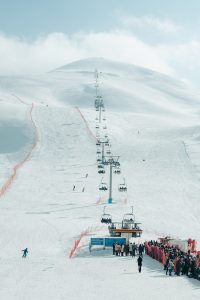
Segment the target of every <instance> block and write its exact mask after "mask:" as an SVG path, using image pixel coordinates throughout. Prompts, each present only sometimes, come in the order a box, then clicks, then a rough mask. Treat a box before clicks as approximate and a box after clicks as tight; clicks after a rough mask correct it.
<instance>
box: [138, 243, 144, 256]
mask: <svg viewBox="0 0 200 300" xmlns="http://www.w3.org/2000/svg"><path fill="white" fill-rule="evenodd" d="M138 251H139V255H141V256H142V255H143V252H144V245H143V244H140V245H139V247H138Z"/></svg>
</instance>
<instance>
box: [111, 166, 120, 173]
mask: <svg viewBox="0 0 200 300" xmlns="http://www.w3.org/2000/svg"><path fill="white" fill-rule="evenodd" d="M113 173H114V174H121V170H120V168H119V167H117V168H115V169H114V172H113Z"/></svg>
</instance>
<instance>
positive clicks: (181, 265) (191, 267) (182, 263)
mask: <svg viewBox="0 0 200 300" xmlns="http://www.w3.org/2000/svg"><path fill="white" fill-rule="evenodd" d="M148 246H150V247H151V249H152V246H153V247H157V248H158V249H160V250H161V253H163V255H162V258H161V260H162V262H163V264H164V270H165V272H166V275H168V274H169V276H172V274H175V275H177V276H180V275H187V276H188V277H190V278H195V279H198V280H200V257H199V255H198V254H194V253H191V252H190V250H188V252H187V253H186V252H184V251H181V250H180V249H179V248H178V247H177V246H173V245H167V244H163V243H161V242H157V241H149V242H148V243H146V244H145V248H146V252H147V253H148V252H149V248H148ZM148 254H149V255H151V253H148ZM151 256H152V255H151ZM153 258H155V257H153Z"/></svg>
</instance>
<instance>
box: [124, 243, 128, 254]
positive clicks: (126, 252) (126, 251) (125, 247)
mask: <svg viewBox="0 0 200 300" xmlns="http://www.w3.org/2000/svg"><path fill="white" fill-rule="evenodd" d="M124 252H125V255H126V256H128V254H129V244H128V243H126V244H125V245H124Z"/></svg>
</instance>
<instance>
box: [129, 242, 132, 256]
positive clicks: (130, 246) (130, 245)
mask: <svg viewBox="0 0 200 300" xmlns="http://www.w3.org/2000/svg"><path fill="white" fill-rule="evenodd" d="M129 253H130V255H131V256H132V254H133V244H132V243H130V244H129Z"/></svg>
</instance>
